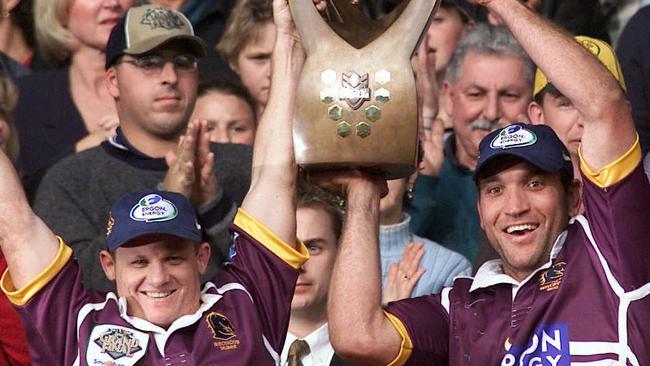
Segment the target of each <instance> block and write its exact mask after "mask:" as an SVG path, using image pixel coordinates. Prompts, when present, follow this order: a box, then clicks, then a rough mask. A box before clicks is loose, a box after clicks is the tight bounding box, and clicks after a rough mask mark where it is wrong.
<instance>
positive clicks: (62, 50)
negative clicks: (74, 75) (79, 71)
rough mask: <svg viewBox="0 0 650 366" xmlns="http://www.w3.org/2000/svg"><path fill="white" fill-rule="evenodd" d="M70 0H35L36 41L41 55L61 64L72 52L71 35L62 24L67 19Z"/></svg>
mask: <svg viewBox="0 0 650 366" xmlns="http://www.w3.org/2000/svg"><path fill="white" fill-rule="evenodd" d="M69 6H70V0H35V2H34V19H38V21H37V22H35V23H36V24H35V28H34V30H35V33H36V41H37V43H38V45H39V47H40V49H41V52H42V53H43V57H44V58H45V59H46V60H47V61H50V62H53V63H55V64H63V63H65V61H66V60H68V59H69V58H70V55H71V53H72V42H73V36H72V34H71V33H70V31H69V30H68V29H67V28H66V27H65V26H64V24H65V23H66V22H67V19H68V16H69V14H68V8H69Z"/></svg>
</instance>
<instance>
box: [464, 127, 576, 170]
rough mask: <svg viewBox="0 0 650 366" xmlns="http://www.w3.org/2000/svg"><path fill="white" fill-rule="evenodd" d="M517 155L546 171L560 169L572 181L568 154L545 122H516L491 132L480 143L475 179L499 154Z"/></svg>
mask: <svg viewBox="0 0 650 366" xmlns="http://www.w3.org/2000/svg"><path fill="white" fill-rule="evenodd" d="M506 155H509V156H516V157H518V158H521V159H522V160H525V161H527V162H528V163H530V164H532V165H533V166H535V167H537V168H539V169H540V170H542V171H544V172H547V173H556V172H559V173H561V174H562V176H564V177H566V178H569V179H570V180H573V164H572V163H571V156H570V155H569V151H568V150H567V149H566V147H565V146H564V144H563V143H562V141H560V139H559V138H558V137H557V135H556V134H555V132H554V131H553V129H552V128H550V127H548V126H546V125H531V124H524V123H515V124H512V125H510V126H508V127H504V128H502V129H499V130H496V131H492V132H491V133H490V134H489V135H487V136H485V138H483V140H481V143H480V145H479V158H478V162H477V163H476V170H474V181H477V179H478V177H480V176H481V169H482V168H484V167H485V166H486V164H487V163H488V162H491V161H493V160H495V159H496V158H498V157H500V156H506Z"/></svg>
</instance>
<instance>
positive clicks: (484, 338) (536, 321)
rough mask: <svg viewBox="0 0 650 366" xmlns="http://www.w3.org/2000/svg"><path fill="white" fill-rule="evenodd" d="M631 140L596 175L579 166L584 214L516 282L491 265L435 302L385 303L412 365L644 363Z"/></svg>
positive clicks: (640, 175) (647, 255) (646, 346)
mask: <svg viewBox="0 0 650 366" xmlns="http://www.w3.org/2000/svg"><path fill="white" fill-rule="evenodd" d="M640 157H641V152H640V149H639V145H638V143H637V144H636V145H635V146H634V147H633V148H632V149H631V150H630V151H629V152H628V153H627V154H626V155H625V156H624V157H623V158H621V159H619V160H618V161H616V162H615V163H613V164H611V165H610V166H608V167H606V168H605V169H603V170H602V171H600V172H598V173H597V174H590V173H587V170H586V168H585V166H584V163H583V166H582V170H583V172H584V173H583V182H584V204H585V212H586V213H585V215H584V216H578V217H576V218H574V219H572V220H571V222H570V224H569V226H568V228H567V230H566V231H564V232H563V233H562V234H561V235H560V236H559V237H558V238H557V240H556V242H555V244H554V247H553V249H552V252H551V258H550V260H549V261H548V262H547V263H545V264H544V265H543V266H541V267H540V268H539V269H538V270H537V271H535V272H533V273H532V274H531V275H530V276H529V277H528V278H527V279H525V280H524V281H522V282H521V283H518V282H517V281H515V280H514V279H512V278H510V277H509V276H507V275H505V274H503V272H502V270H501V262H500V260H496V261H490V262H487V263H486V264H484V265H483V266H482V267H481V268H480V269H479V271H478V272H477V274H476V277H475V278H474V279H471V278H459V279H457V280H456V281H455V282H454V284H453V286H452V287H451V288H448V289H445V290H444V291H443V292H442V293H441V294H440V295H439V296H428V297H420V298H416V299H408V300H404V301H399V302H394V303H391V304H389V306H388V308H387V312H388V314H389V318H391V320H392V321H393V324H395V327H396V329H397V330H398V331H399V332H400V334H402V336H403V338H404V342H403V345H402V350H401V352H400V355H399V356H398V358H397V359H396V360H395V361H394V362H393V364H395V365H401V364H404V363H405V362H406V363H407V364H413V365H447V364H449V365H501V366H514V365H517V366H519V365H522V366H523V365H526V366H569V365H581V366H589V365H591V366H605V365H633V366H638V365H648V364H650V296H649V294H650V220H649V219H648V214H650V184H649V183H648V177H647V176H646V175H645V174H644V172H643V169H642V166H641V165H640Z"/></svg>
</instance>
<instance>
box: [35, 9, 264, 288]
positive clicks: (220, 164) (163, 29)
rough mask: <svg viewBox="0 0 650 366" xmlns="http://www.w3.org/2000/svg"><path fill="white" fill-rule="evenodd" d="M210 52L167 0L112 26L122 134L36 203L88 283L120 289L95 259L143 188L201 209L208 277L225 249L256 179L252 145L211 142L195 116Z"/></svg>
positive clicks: (45, 187) (61, 166)
mask: <svg viewBox="0 0 650 366" xmlns="http://www.w3.org/2000/svg"><path fill="white" fill-rule="evenodd" d="M205 53H206V47H205V44H204V43H203V41H201V39H200V38H198V37H196V36H195V35H194V33H193V30H192V27H191V25H190V23H189V21H188V20H187V18H185V17H184V16H183V15H182V14H181V13H179V12H176V11H174V10H170V9H167V8H164V7H160V6H153V5H145V6H140V7H134V8H131V9H130V10H129V11H128V12H127V14H126V16H125V17H124V18H123V19H122V20H121V21H120V22H119V23H118V24H117V25H116V26H115V28H114V29H113V31H112V33H111V36H110V38H109V41H108V45H107V48H106V64H105V68H106V74H105V84H106V87H107V88H108V90H109V93H110V94H111V95H112V96H113V97H114V99H115V103H116V106H117V111H118V116H119V119H120V127H119V128H118V130H117V136H116V137H115V138H112V139H110V140H108V141H106V142H105V143H103V144H102V145H101V146H99V147H97V148H94V149H90V150H88V151H85V152H83V153H80V154H76V155H73V156H70V157H68V158H66V159H64V160H62V161H60V162H59V163H57V164H56V165H54V166H53V167H52V168H51V170H50V171H49V172H48V174H47V175H46V176H45V178H44V179H43V182H42V184H41V186H40V187H39V190H38V192H37V195H36V199H35V202H34V209H35V211H36V213H37V214H38V215H39V216H41V217H42V218H43V220H44V221H45V222H46V223H47V224H48V225H49V226H50V227H51V228H52V229H53V230H54V231H55V232H56V233H57V234H59V235H61V236H62V237H64V238H66V242H67V244H68V245H70V246H71V247H72V248H73V249H74V252H75V256H76V257H77V258H78V259H79V262H80V264H81V267H82V268H83V274H84V278H83V280H84V284H85V285H87V286H89V287H92V288H96V289H100V290H107V289H112V288H113V285H112V283H111V282H109V281H108V280H107V279H106V277H105V276H104V273H103V271H102V269H101V267H100V266H99V262H98V260H97V258H98V253H99V252H100V250H101V249H102V248H104V246H105V235H104V229H105V224H106V220H107V219H108V211H109V208H110V207H111V204H112V203H113V202H115V201H116V200H117V199H118V198H119V197H121V196H123V195H124V194H126V193H129V192H133V191H138V190H145V189H153V188H164V189H165V190H168V191H174V192H178V193H181V194H183V195H184V196H186V197H187V198H189V199H190V200H191V202H192V204H193V205H194V207H195V208H197V210H198V214H199V223H200V224H201V225H202V226H203V228H204V229H205V231H206V233H207V236H208V238H207V239H208V242H209V243H210V244H211V247H212V257H211V263H210V265H209V266H208V270H207V272H206V274H205V275H204V277H203V279H204V280H206V279H208V278H211V276H212V275H214V273H215V272H216V270H217V268H218V265H219V263H221V262H222V261H223V260H224V259H225V258H226V257H227V253H228V247H229V245H230V242H231V240H230V237H229V234H228V232H227V225H228V223H229V222H232V219H233V217H234V214H235V211H236V206H237V205H238V204H241V202H242V200H243V197H244V195H245V194H246V191H247V190H248V187H249V185H250V163H251V149H250V147H249V146H245V145H230V144H210V143H209V142H208V138H207V135H206V132H207V129H206V122H205V121H192V122H191V123H189V124H188V121H189V118H190V114H191V112H192V110H193V108H194V102H195V100H196V93H197V85H198V79H199V75H198V70H197V59H198V58H200V57H202V56H204V55H205Z"/></svg>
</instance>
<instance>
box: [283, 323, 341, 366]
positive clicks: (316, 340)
mask: <svg viewBox="0 0 650 366" xmlns="http://www.w3.org/2000/svg"><path fill="white" fill-rule="evenodd" d="M296 339H298V338H297V337H296V336H295V335H293V334H291V332H287V338H286V339H285V340H284V347H282V354H281V355H280V361H281V362H280V365H282V366H285V365H287V357H288V354H289V347H290V346H291V343H293V341H295V340H296ZM304 341H305V342H307V344H308V345H309V349H310V352H309V354H308V355H307V356H305V357H304V358H303V359H302V364H303V365H304V366H328V365H329V364H330V362H332V357H334V349H333V348H332V345H331V344H330V334H329V329H327V323H325V324H323V325H322V326H321V327H320V328H318V329H316V330H315V331H313V332H311V333H309V334H308V335H307V336H306V337H305V338H304Z"/></svg>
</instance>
